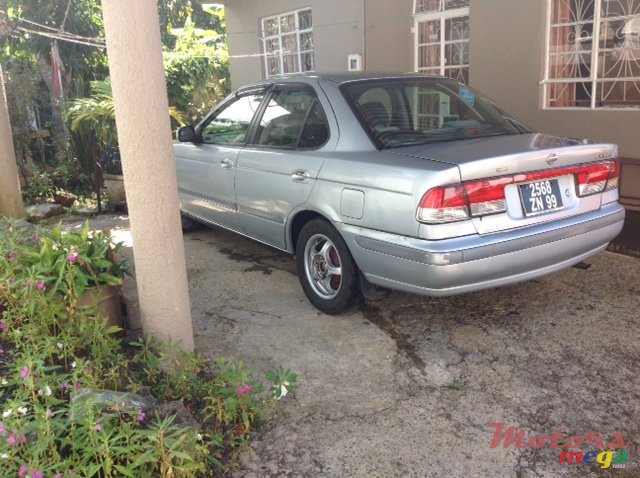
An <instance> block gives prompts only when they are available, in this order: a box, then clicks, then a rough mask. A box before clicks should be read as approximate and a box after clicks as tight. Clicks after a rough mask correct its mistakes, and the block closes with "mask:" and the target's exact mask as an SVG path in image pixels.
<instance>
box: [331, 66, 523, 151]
mask: <svg viewBox="0 0 640 478" xmlns="http://www.w3.org/2000/svg"><path fill="white" fill-rule="evenodd" d="M340 89H341V91H342V93H343V95H344V96H345V98H346V99H347V101H348V102H349V103H350V105H351V107H352V109H353V111H354V113H355V114H356V116H357V117H358V119H359V120H360V123H361V124H362V126H363V128H364V129H365V130H366V132H367V133H368V134H369V136H370V137H371V138H372V139H373V141H374V143H375V144H376V145H377V146H378V147H379V148H381V149H387V148H398V147H403V146H412V145H418V144H428V143H436V142H442V141H452V140H458V139H469V138H478V137H487V136H498V135H511V134H522V133H530V132H531V130H530V129H529V128H528V127H526V126H524V125H523V124H522V123H521V122H519V121H518V120H516V119H515V118H514V117H513V116H512V115H510V114H509V113H507V112H506V111H504V110H503V109H502V108H500V107H498V106H497V105H496V104H495V103H493V102H492V101H490V100H488V99H487V98H485V97H484V96H482V95H481V94H479V93H478V92H476V91H475V90H473V89H471V88H469V87H468V86H466V85H463V84H461V83H458V82H456V81H454V80H449V79H446V78H407V79H404V78H399V79H395V78H394V79H386V80H378V79H376V80H360V81H353V82H348V83H345V84H343V85H341V87H340Z"/></svg>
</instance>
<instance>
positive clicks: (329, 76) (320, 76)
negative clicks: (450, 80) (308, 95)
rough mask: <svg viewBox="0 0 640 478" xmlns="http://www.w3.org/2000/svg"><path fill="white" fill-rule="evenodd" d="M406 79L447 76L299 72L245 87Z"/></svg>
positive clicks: (274, 77)
mask: <svg viewBox="0 0 640 478" xmlns="http://www.w3.org/2000/svg"><path fill="white" fill-rule="evenodd" d="M403 78H404V79H406V78H430V79H434V78H438V79H442V78H447V77H443V76H439V75H427V74H425V73H415V72H408V73H389V72H353V73H302V74H300V73H297V74H293V75H278V76H271V77H269V78H267V79H266V80H263V81H260V82H258V83H254V84H252V85H246V86H244V87H242V88H243V89H244V88H250V87H252V86H257V85H263V84H270V83H274V82H276V83H299V82H301V81H302V82H305V83H306V82H308V81H310V80H316V81H317V80H327V81H333V82H335V83H338V84H341V83H348V82H351V81H359V80H377V79H403Z"/></svg>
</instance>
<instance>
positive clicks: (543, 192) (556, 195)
mask: <svg viewBox="0 0 640 478" xmlns="http://www.w3.org/2000/svg"><path fill="white" fill-rule="evenodd" d="M519 188H520V198H521V199H522V206H523V208H524V214H525V216H535V215H536V214H544V213H545V212H551V211H557V210H558V209H562V208H563V205H562V195H561V194H560V185H559V184H558V180H557V179H545V180H543V181H535V182H532V183H527V184H520V185H519Z"/></svg>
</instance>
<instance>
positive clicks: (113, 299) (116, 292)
mask: <svg viewBox="0 0 640 478" xmlns="http://www.w3.org/2000/svg"><path fill="white" fill-rule="evenodd" d="M88 305H97V307H98V311H99V312H100V313H102V315H104V316H105V317H107V320H108V323H109V325H116V326H118V327H122V313H121V311H120V287H119V286H114V285H104V284H101V285H99V286H97V287H94V288H91V289H88V290H86V291H84V293H83V294H82V295H81V296H80V297H79V298H78V306H79V307H83V306H88Z"/></svg>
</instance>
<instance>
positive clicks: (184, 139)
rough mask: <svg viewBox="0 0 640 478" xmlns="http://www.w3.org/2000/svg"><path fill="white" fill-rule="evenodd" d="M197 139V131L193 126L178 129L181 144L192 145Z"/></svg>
mask: <svg viewBox="0 0 640 478" xmlns="http://www.w3.org/2000/svg"><path fill="white" fill-rule="evenodd" d="M195 139H196V130H195V129H193V126H183V127H182V128H179V129H178V141H180V142H181V143H191V142H193V141H194V140H195Z"/></svg>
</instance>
